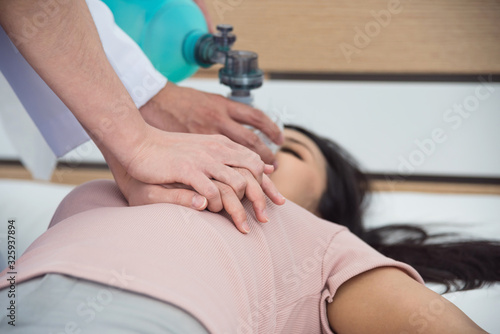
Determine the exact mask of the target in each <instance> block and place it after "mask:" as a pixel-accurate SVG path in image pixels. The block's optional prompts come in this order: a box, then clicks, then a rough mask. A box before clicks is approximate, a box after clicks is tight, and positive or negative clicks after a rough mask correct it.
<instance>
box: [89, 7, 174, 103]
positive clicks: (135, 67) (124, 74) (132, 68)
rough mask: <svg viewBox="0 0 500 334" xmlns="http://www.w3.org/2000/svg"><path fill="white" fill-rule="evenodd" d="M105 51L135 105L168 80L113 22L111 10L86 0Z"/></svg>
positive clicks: (151, 95) (143, 101) (148, 97)
mask: <svg viewBox="0 0 500 334" xmlns="http://www.w3.org/2000/svg"><path fill="white" fill-rule="evenodd" d="M87 5H88V7H89V9H90V13H91V14H92V17H93V18H94V22H95V24H96V27H97V31H98V32H99V37H100V38H101V42H102V44H103V46H104V52H105V53H106V56H107V57H108V60H109V62H110V63H111V65H112V66H113V68H114V70H115V72H116V73H117V74H118V76H119V77H120V79H121V81H122V83H123V85H124V86H125V87H126V88H127V91H128V92H129V94H130V96H132V98H133V100H134V102H135V104H136V106H137V107H138V108H140V107H142V106H143V105H144V104H145V103H146V102H147V101H149V100H150V99H151V98H152V97H153V96H155V95H156V94H157V93H158V92H159V91H160V90H161V89H162V88H163V87H165V85H166V83H167V79H166V78H165V77H164V76H163V75H162V74H161V73H160V72H158V71H157V70H156V69H155V68H154V67H153V65H152V64H151V62H150V61H149V59H148V58H147V57H146V55H145V54H144V52H143V51H142V50H141V48H140V47H139V46H138V45H137V44H136V43H135V42H134V41H133V40H132V39H131V38H130V37H129V36H128V35H127V34H126V33H125V32H124V31H123V30H121V29H120V27H118V26H117V25H116V24H115V21H114V17H113V13H112V12H111V10H110V9H109V8H108V7H107V6H106V4H105V3H103V2H102V1H100V0H87Z"/></svg>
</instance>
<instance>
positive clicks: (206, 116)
mask: <svg viewBox="0 0 500 334" xmlns="http://www.w3.org/2000/svg"><path fill="white" fill-rule="evenodd" d="M140 111H141V114H142V116H143V118H144V119H145V120H146V122H147V123H148V124H150V125H152V126H154V127H156V128H158V129H161V130H165V131H170V132H188V133H198V134H222V135H225V136H227V137H228V138H229V139H231V140H233V141H235V142H237V143H239V144H241V145H243V146H245V147H248V148H249V149H251V150H252V151H254V152H256V153H258V154H259V155H260V156H261V158H262V160H263V161H264V162H265V163H267V164H272V163H274V161H275V157H274V155H273V153H272V152H271V150H270V149H269V148H268V147H267V146H266V145H265V144H264V143H263V142H262V141H261V140H260V139H259V137H258V136H257V135H256V134H255V133H253V132H252V131H251V130H249V129H248V128H246V127H244V126H243V124H248V125H251V126H253V127H255V128H257V129H259V130H261V131H262V132H263V133H264V134H265V135H266V136H267V137H269V138H270V139H271V140H272V141H273V142H275V143H276V144H278V145H281V144H283V135H282V133H281V131H280V129H279V128H278V126H277V125H276V124H275V123H274V122H273V121H271V119H269V117H267V116H266V115H265V114H264V113H263V112H262V111H260V110H258V109H255V108H252V107H250V106H247V105H245V104H242V103H238V102H234V101H231V100H229V99H227V98H225V97H223V96H221V95H217V94H210V93H205V92H201V91H198V90H195V89H192V88H185V87H179V86H177V85H175V84H174V83H171V82H168V83H167V85H166V86H165V87H164V88H163V89H162V90H161V91H160V92H159V93H158V94H157V95H156V96H155V97H153V98H152V99H151V100H149V101H148V102H147V103H146V104H145V105H144V106H143V107H141V108H140Z"/></svg>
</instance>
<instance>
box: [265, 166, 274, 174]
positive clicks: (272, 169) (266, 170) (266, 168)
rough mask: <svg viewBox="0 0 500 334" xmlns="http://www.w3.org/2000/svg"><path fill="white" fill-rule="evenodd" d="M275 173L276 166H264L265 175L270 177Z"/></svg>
mask: <svg viewBox="0 0 500 334" xmlns="http://www.w3.org/2000/svg"><path fill="white" fill-rule="evenodd" d="M272 172H274V165H265V166H264V174H266V175H269V174H271V173H272Z"/></svg>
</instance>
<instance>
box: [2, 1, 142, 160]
mask: <svg viewBox="0 0 500 334" xmlns="http://www.w3.org/2000/svg"><path fill="white" fill-rule="evenodd" d="M54 3H55V4H56V5H57V6H58V7H57V8H54V10H53V11H52V12H51V15H48V14H46V13H45V12H44V11H43V9H42V8H41V7H40V5H39V4H40V2H39V1H32V0H16V1H7V0H3V1H0V24H1V25H2V26H3V28H4V29H5V30H6V32H7V33H8V34H9V35H10V36H11V39H12V40H13V41H14V43H15V44H16V46H17V48H18V49H19V51H20V52H21V53H22V54H23V56H24V57H25V58H26V60H27V61H28V62H29V63H30V64H31V66H32V67H33V68H34V69H35V70H36V71H37V72H38V74H39V75H40V76H41V77H42V79H44V81H45V82H46V83H47V84H48V85H49V87H51V89H52V90H53V91H54V92H55V93H56V94H57V95H58V96H59V98H60V99H61V100H62V101H63V102H64V103H65V104H66V105H67V106H68V108H69V109H70V110H71V111H72V112H73V114H74V115H75V116H76V118H77V119H78V120H79V121H80V122H81V123H82V124H83V125H84V127H85V128H86V129H88V131H89V132H90V133H92V134H93V137H94V138H95V139H96V140H97V141H100V142H102V145H104V146H105V147H106V148H108V149H109V150H110V151H112V152H114V153H115V155H116V156H117V157H120V158H121V159H123V160H124V161H121V163H123V164H125V165H126V164H127V161H126V159H127V158H126V157H129V156H131V153H132V152H131V151H130V148H131V147H138V146H139V145H138V143H140V141H141V138H142V136H143V135H144V131H145V128H146V123H145V122H144V120H143V119H142V117H141V116H140V114H139V113H138V110H137V109H136V108H135V105H134V103H133V101H132V99H131V98H130V96H129V94H128V92H127V91H126V89H125V87H124V86H123V85H122V83H121V82H120V80H119V78H118V77H117V75H116V74H115V72H114V71H113V68H112V67H111V65H110V64H109V62H108V61H107V58H106V56H105V54H104V51H103V49H102V45H101V43H100V39H99V36H98V34H97V31H96V28H95V25H94V22H93V20H92V18H91V16H90V13H89V11H88V8H87V6H86V4H85V1H83V0H72V1H66V2H64V3H63V4H59V2H54ZM40 13H45V14H46V19H45V21H44V22H43V23H44V24H43V26H41V25H39V27H38V28H36V26H34V25H33V27H35V30H33V31H32V32H31V34H30V35H29V36H27V35H26V26H27V22H28V23H30V24H33V22H35V23H36V22H37V21H35V19H34V18H36V17H40ZM37 15H38V16H37Z"/></svg>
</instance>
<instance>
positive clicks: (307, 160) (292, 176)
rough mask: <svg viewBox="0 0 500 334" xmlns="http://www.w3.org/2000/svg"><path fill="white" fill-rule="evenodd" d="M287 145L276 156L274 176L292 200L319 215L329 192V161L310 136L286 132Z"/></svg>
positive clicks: (286, 195)
mask: <svg viewBox="0 0 500 334" xmlns="http://www.w3.org/2000/svg"><path fill="white" fill-rule="evenodd" d="M284 136H285V143H284V144H283V146H282V147H281V148H280V150H279V151H278V152H277V153H276V160H277V161H278V169H277V170H276V171H275V172H274V173H272V174H271V175H270V178H271V180H272V181H273V182H274V184H275V185H276V188H278V190H279V192H280V193H281V194H282V195H283V196H285V197H286V198H287V199H288V200H290V201H292V202H294V203H296V204H298V205H300V206H301V207H303V208H305V209H306V210H308V211H310V212H312V213H314V214H316V215H318V211H317V209H318V204H319V200H320V198H321V196H322V195H323V193H324V192H325V190H326V180H327V176H326V160H325V157H324V156H323V154H321V151H320V150H319V148H318V147H317V146H316V144H314V142H313V141H312V140H311V139H309V137H307V136H306V135H304V134H302V133H300V132H298V131H295V130H291V129H285V130H284Z"/></svg>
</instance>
